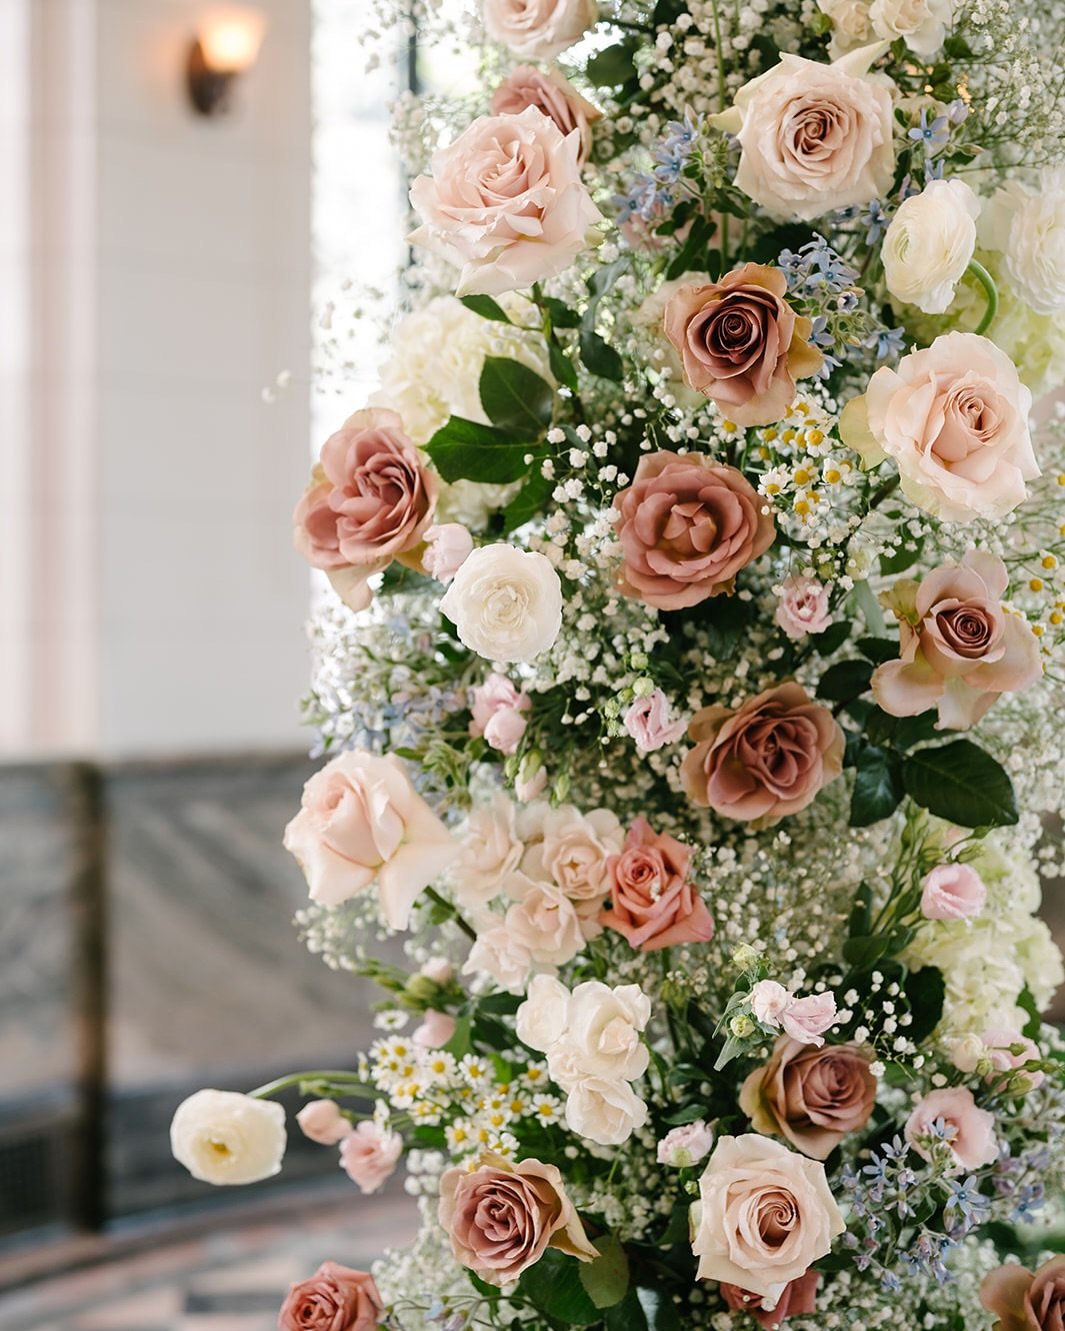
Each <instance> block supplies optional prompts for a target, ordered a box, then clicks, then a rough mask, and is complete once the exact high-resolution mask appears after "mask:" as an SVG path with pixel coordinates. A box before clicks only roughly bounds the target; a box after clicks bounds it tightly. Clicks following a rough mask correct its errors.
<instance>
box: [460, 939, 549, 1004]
mask: <svg viewBox="0 0 1065 1331" xmlns="http://www.w3.org/2000/svg"><path fill="white" fill-rule="evenodd" d="M531 965H532V958H531V957H530V956H529V951H528V949H527V948H525V947H523V946H522V945H521V944H520V943H519V942H518V940H517V939H516V938H513V937H512V936H511V933H510V930H509V929H508V928H507V927H506V926H505V925H503V924H498V925H496V926H495V927H494V928H491V929H486V930H485V931H484V932H483V933H480V934H478V935H477V941H476V942H475V943H474V945H473V947H471V948H470V955H469V956H468V957H467V958H466V964H465V965H464V966H463V968H462V973H463V975H490V976H491V977H492V979H493V980H495V982H496V984H498V985H499V987H500V988H501V989H505V990H506V991H507V993H508V994H520V993H522V992H523V991H524V989H525V977H526V976H527V975H528V974H529V967H530V966H531Z"/></svg>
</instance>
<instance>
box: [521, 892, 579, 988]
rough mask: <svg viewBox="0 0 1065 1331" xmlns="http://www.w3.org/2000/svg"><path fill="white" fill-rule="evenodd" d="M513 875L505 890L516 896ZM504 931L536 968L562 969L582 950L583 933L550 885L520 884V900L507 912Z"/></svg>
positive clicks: (565, 900) (570, 904)
mask: <svg viewBox="0 0 1065 1331" xmlns="http://www.w3.org/2000/svg"><path fill="white" fill-rule="evenodd" d="M521 878H522V875H520V874H518V875H514V876H512V877H511V879H510V880H509V881H508V884H507V889H508V891H510V892H512V893H515V894H516V893H517V889H516V888H515V886H514V884H515V880H516V879H521ZM506 928H507V932H508V933H509V934H510V936H511V938H512V939H513V941H514V942H515V944H516V945H517V946H518V947H521V948H524V949H525V951H526V952H528V954H529V956H530V957H531V958H532V960H533V961H534V962H535V963H536V964H537V965H539V966H564V965H565V964H566V962H567V961H572V960H573V958H574V957H575V956H576V955H577V953H578V952H580V951H581V950H582V949H583V947H584V934H583V933H582V932H581V922H580V919H579V918H578V916H577V911H576V909H575V908H574V905H573V902H572V901H570V899H569V897H567V896H566V894H565V893H564V892H563V891H562V889H561V888H560V887H557V886H556V885H555V884H554V883H534V882H532V881H531V880H525V881H524V882H523V883H522V891H521V900H520V901H518V902H517V903H516V904H515V905H513V906H511V907H510V909H509V910H508V911H507V919H506Z"/></svg>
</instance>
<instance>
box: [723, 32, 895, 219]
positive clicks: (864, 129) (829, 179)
mask: <svg viewBox="0 0 1065 1331" xmlns="http://www.w3.org/2000/svg"><path fill="white" fill-rule="evenodd" d="M885 49H886V43H883V44H880V43H877V44H875V45H872V46H863V47H860V48H859V49H858V50H855V51H850V52H848V53H847V54H846V55H844V56H842V57H841V58H840V59H839V60H836V61H834V62H833V63H832V64H831V65H825V64H822V63H821V62H820V61H817V60H805V59H803V58H802V57H801V56H797V55H782V56H781V57H780V63H779V64H777V65H774V66H773V68H772V69H770V70H767V72H766V73H765V74H761V75H759V77H758V78H756V79H752V80H751V82H750V83H748V84H745V85H744V87H742V88H741V89H740V91H739V92H738V93H737V95H736V104H735V106H733V107H731V108H730V109H729V110H728V111H725V112H722V113H721V114H719V115H716V116H711V117H710V121H711V123H712V124H714V125H716V126H717V127H718V128H719V129H723V130H725V131H726V133H729V134H735V135H736V137H737V139H738V140H739V144H740V148H741V149H742V153H741V156H740V166H739V170H738V171H737V172H736V181H735V183H736V187H737V188H738V189H741V190H743V192H744V194H746V195H747V196H748V198H751V199H753V200H754V201H755V203H760V204H761V205H762V206H763V207H764V208H768V209H769V211H770V212H773V213H776V214H777V215H778V216H784V217H797V218H800V219H802V220H804V221H809V220H810V218H813V217H820V216H821V215H822V214H824V213H830V212H833V211H834V210H835V209H837V208H847V207H850V206H851V205H853V204H862V203H869V202H870V201H871V200H872V199H878V198H883V197H884V196H885V195H886V194H887V192H888V191H889V190H890V189H891V182H892V178H893V176H894V173H895V148H894V137H893V129H892V111H893V108H892V100H891V89H892V86H893V85H892V84H891V82H890V80H889V79H886V78H884V77H882V76H878V75H869V67H870V65H871V64H872V63H873V61H874V60H875V59H877V57H878V56H879V55H880V54H881V52H882V51H883V50H885Z"/></svg>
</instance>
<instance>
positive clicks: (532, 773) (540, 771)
mask: <svg viewBox="0 0 1065 1331" xmlns="http://www.w3.org/2000/svg"><path fill="white" fill-rule="evenodd" d="M546 788H547V768H546V767H545V766H544V763H543V759H542V758H541V757H540V756H539V754H536V753H534V754H528V753H527V754H526V755H525V757H524V758H523V759H522V764H521V767H520V768H519V770H518V779H517V780H516V781H515V782H514V794H515V796H516V798H517V799H519V800H520V801H521V803H522V804H530V803H531V802H532V801H533V800H534V799H537V798H538V797H539V796H540V795H542V794H543V792H544V790H545V789H546Z"/></svg>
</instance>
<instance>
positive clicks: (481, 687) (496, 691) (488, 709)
mask: <svg viewBox="0 0 1065 1331" xmlns="http://www.w3.org/2000/svg"><path fill="white" fill-rule="evenodd" d="M531 706H532V699H531V698H530V697H529V695H528V694H527V693H523V692H521V691H520V690H519V689H516V688H515V687H514V685H513V684H512V683H511V682H510V680H509V679H507V677H506V675H498V674H496V673H495V672H494V671H493V673H492V674H490V675H489V676H488V677H487V679H486V680H485V681H484V683H483V684H478V685H476V686H475V687H474V688H472V689H471V690H470V713H471V716H470V734H471V735H472V736H473V737H474V738H475V739H477V738H479V737H480V736H482V735H483V736H484V739H485V741H486V742H487V743H488V744H490V745H491V747H492V748H493V749H499V750H500V751H501V752H503V753H513V752H514V749H516V748H517V747H518V742H519V741H520V739H521V736H522V734H523V733H524V730H525V722H524V721H523V720H522V717H521V713H522V712H527V711H528V710H529V708H530V707H531ZM500 712H511V713H513V716H512V717H511V718H510V719H509V720H504V721H501V722H500V723H499V726H498V727H496V728H494V729H493V735H494V736H495V737H496V739H501V740H502V741H504V743H496V742H495V741H494V740H493V739H492V738H491V737H490V736H489V734H488V731H489V728H490V727H491V725H492V722H493V720H495V718H496V716H497V715H498V714H499V713H500ZM519 720H520V721H522V728H521V731H519V732H518V733H517V737H516V738H515V729H516V727H515V722H516V721H519ZM511 741H513V744H514V748H506V747H504V744H505V743H509V742H511Z"/></svg>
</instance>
